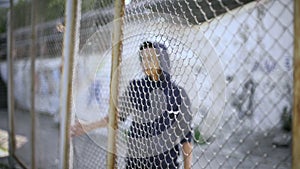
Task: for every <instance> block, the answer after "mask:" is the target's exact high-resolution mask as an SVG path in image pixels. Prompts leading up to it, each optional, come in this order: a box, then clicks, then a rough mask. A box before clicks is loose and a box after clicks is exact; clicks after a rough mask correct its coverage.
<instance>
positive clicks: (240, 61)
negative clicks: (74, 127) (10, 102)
mask: <svg viewBox="0 0 300 169" xmlns="http://www.w3.org/2000/svg"><path fill="white" fill-rule="evenodd" d="M90 2H93V3H90ZM125 3H126V4H125V7H124V8H125V16H124V18H120V20H122V23H123V27H122V31H123V37H122V40H121V41H122V44H123V47H122V57H121V58H120V60H121V64H120V65H119V67H118V71H115V72H112V74H111V55H112V53H111V48H112V45H115V44H111V43H112V40H111V37H112V34H113V32H112V31H113V27H114V23H116V21H115V20H113V17H114V6H113V2H112V1H111V0H107V1H99V2H98V1H82V11H81V13H82V14H81V15H82V16H81V22H80V39H79V42H80V43H79V48H80V49H79V50H80V52H79V54H78V56H77V57H76V58H75V63H74V64H75V66H74V72H73V73H74V79H73V82H72V83H73V93H72V95H73V100H72V102H73V104H72V106H73V112H72V113H74V114H75V116H76V117H75V118H76V120H78V121H79V122H80V124H82V128H83V129H84V130H85V132H84V133H83V135H81V136H74V137H73V138H72V145H73V149H72V151H71V153H72V154H71V156H72V157H73V163H72V165H73V166H72V167H73V168H106V160H107V158H106V157H107V153H109V152H107V144H108V143H107V137H108V132H107V128H105V127H106V125H102V124H100V125H99V124H98V127H94V126H93V127H91V128H93V129H95V130H93V131H90V129H91V128H88V127H86V128H84V126H88V125H87V124H90V123H93V122H96V121H101V120H102V119H105V118H106V117H107V116H108V112H109V98H110V95H116V94H117V98H118V99H117V100H114V104H115V105H116V106H117V110H118V117H119V118H118V130H117V136H116V142H117V144H116V147H117V152H116V155H117V158H116V161H115V162H116V165H117V167H118V168H184V166H185V165H190V166H191V168H291V155H290V151H291V150H290V149H291V144H290V142H291V132H290V131H291V118H292V117H291V110H292V94H293V91H292V84H293V79H292V74H293V66H292V65H293V62H292V58H293V37H294V35H293V1H292V0H260V1H255V0H219V1H217V0H215V1H211V0H196V1H195V0H176V1H167V0H154V1H150V0H131V1H125ZM52 5H53V4H52ZM54 5H55V4H54ZM63 5H64V4H63ZM37 8H38V9H39V11H43V9H46V8H45V6H43V5H42V4H40V5H38V6H37ZM16 9H17V7H16ZM24 9H25V11H30V10H31V8H30V7H29V6H27V7H26V8H24ZM57 12H58V13H61V15H60V16H59V18H56V19H54V20H52V21H47V22H46V21H45V22H44V21H43V18H44V17H43V15H39V17H37V18H38V19H37V20H38V23H37V25H36V30H37V37H36V46H35V47H36V54H35V55H36V61H35V62H36V74H35V76H36V77H35V78H36V79H37V80H36V81H35V82H34V83H35V87H36V89H35V95H36V98H37V99H36V103H35V106H36V107H35V109H36V110H37V111H38V112H46V113H48V114H51V115H52V116H51V120H52V118H53V116H55V118H54V121H56V122H57V121H59V114H58V109H59V88H60V86H59V81H60V74H61V70H62V69H63V68H62V67H61V58H60V57H61V54H62V49H63V35H64V31H65V30H64V20H63V19H62V18H63V12H64V7H63V6H62V5H60V7H59V8H57ZM18 15H20V14H19V13H17V12H16V13H15V14H14V16H18ZM29 16H30V15H28V16H27V18H25V22H26V24H25V25H27V26H24V27H23V28H20V29H16V30H14V39H13V40H14V50H13V55H14V76H15V77H14V78H15V81H16V84H17V85H16V86H15V99H16V103H17V105H18V106H19V107H21V108H22V110H23V109H25V110H29V109H30V104H31V103H30V100H29V98H30V94H31V93H30V84H31V83H32V82H31V81H30V79H29V78H28V75H29V72H30V71H29V70H30V62H29V56H30V55H31V53H30V52H31V51H30V49H31V47H32V43H31V38H32V37H31V34H32V32H31V31H32V30H31V28H30V27H29V26H28V25H30V23H31V22H32V21H31V20H30V18H29ZM14 22H15V24H16V25H17V22H18V20H17V19H16V20H15V21H14ZM23 69H24V70H25V71H23ZM1 70H3V69H1ZM117 73H119V75H120V76H119V79H117V81H118V89H113V90H111V89H110V85H111V84H110V80H111V77H112V78H115V77H117V76H116V75H117ZM1 74H2V75H3V74H5V73H3V71H1ZM3 79H4V80H5V79H7V78H5V77H4V78H3ZM25 110H24V112H25V113H27V114H28V115H29V113H28V112H27V111H25ZM21 117H22V116H21ZM37 118H38V119H40V120H42V119H44V117H43V118H42V117H40V115H38V117H37ZM24 119H25V118H24ZM26 119H28V118H26ZM102 122H103V121H102ZM53 123H54V122H53ZM28 124H30V122H29V119H28ZM18 125H19V124H18ZM18 125H16V126H17V130H19V131H23V130H22V128H23V127H22V126H18ZM40 125H42V124H38V125H37V126H36V128H37V129H39V126H40ZM49 126H52V128H55V132H54V131H53V132H54V133H55V134H56V132H58V128H56V127H57V126H56V123H54V125H49ZM53 126H54V127H53ZM99 126H101V127H99ZM27 127H28V128H29V125H28V126H27ZM50 128H51V127H50ZM46 131H48V130H46V129H45V132H46ZM37 133H38V134H39V136H38V138H39V139H38V141H37V142H38V145H37V147H38V150H37V151H38V153H40V154H39V156H38V159H37V161H39V162H38V163H39V164H38V167H39V168H49V167H50V168H51V167H54V168H56V166H57V163H58V162H57V159H55V158H54V157H55V156H57V153H58V146H57V144H58V140H54V141H53V143H54V144H51V145H50V144H47V145H44V144H42V142H43V140H45V139H47V136H46V135H45V133H44V130H42V129H40V130H39V132H37ZM52 134H53V133H52ZM24 135H25V136H27V137H28V138H29V137H30V133H29V130H28V131H25V134H24ZM53 145H54V147H55V148H53ZM49 146H51V149H52V150H51V152H52V153H53V154H54V156H53V155H47V154H45V153H43V152H45V151H47V150H48V149H47V148H49ZM26 149H30V146H29V147H26ZM49 149H50V148H49ZM20 153H22V152H21V151H20ZM17 156H20V157H21V156H22V158H24V159H25V161H26V163H27V161H28V165H30V159H29V158H30V156H29V155H28V156H26V157H24V155H22V154H18V153H17ZM50 156H51V157H50ZM44 159H46V160H44ZM189 160H191V161H189ZM50 161H51V162H50ZM189 162H190V163H189Z"/></svg>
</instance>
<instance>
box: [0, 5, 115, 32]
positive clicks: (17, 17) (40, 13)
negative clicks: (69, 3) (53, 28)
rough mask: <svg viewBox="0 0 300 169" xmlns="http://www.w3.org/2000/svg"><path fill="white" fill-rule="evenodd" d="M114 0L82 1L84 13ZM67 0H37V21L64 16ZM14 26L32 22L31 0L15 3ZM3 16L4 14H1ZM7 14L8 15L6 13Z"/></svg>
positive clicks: (18, 26) (17, 26)
mask: <svg viewBox="0 0 300 169" xmlns="http://www.w3.org/2000/svg"><path fill="white" fill-rule="evenodd" d="M112 2H113V1H112V0H102V1H99V0H84V1H82V13H85V12H88V11H91V10H96V9H99V8H103V7H106V6H108V5H110V4H112ZM65 5H66V1H65V0H42V1H41V0H39V1H37V4H35V6H36V10H37V15H36V21H37V23H41V22H47V21H50V20H54V19H58V18H63V17H64V13H65ZM13 10H14V14H13V18H14V22H13V23H14V27H15V28H20V27H24V26H29V25H30V24H31V1H30V0H19V1H18V3H17V4H15V5H14V9H13ZM1 16H2V14H1ZM5 16H6V15H5Z"/></svg>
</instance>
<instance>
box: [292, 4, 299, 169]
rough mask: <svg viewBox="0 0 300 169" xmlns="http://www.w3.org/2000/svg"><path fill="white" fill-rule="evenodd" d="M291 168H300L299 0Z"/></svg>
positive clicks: (295, 24)
mask: <svg viewBox="0 0 300 169" xmlns="http://www.w3.org/2000/svg"><path fill="white" fill-rule="evenodd" d="M292 131H293V136H292V138H293V150H292V152H293V157H292V166H293V169H300V1H298V0H295V1H294V106H293V128H292Z"/></svg>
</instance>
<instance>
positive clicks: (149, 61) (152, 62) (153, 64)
mask: <svg viewBox="0 0 300 169" xmlns="http://www.w3.org/2000/svg"><path fill="white" fill-rule="evenodd" d="M140 55H141V58H142V66H143V69H144V72H145V73H146V74H147V75H148V76H155V75H158V74H159V72H161V68H160V65H159V59H158V57H159V56H158V55H157V54H156V49H155V48H145V49H143V50H140Z"/></svg>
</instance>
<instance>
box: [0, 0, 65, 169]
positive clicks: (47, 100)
mask: <svg viewBox="0 0 300 169" xmlns="http://www.w3.org/2000/svg"><path fill="white" fill-rule="evenodd" d="M61 2H63V1H61ZM61 2H59V1H50V0H49V1H43V2H40V1H24V0H20V1H17V2H15V3H14V6H13V7H11V9H12V11H13V13H12V18H13V19H12V20H11V22H10V23H11V24H10V25H9V29H10V30H11V31H12V32H13V37H12V39H10V40H12V43H13V50H12V51H11V52H12V54H13V56H12V57H13V81H14V93H13V94H14V98H13V99H14V100H15V107H14V110H15V114H14V116H13V117H12V118H14V121H15V123H14V126H13V129H14V130H15V134H16V135H17V136H20V135H21V136H23V137H25V138H26V139H24V140H25V141H24V140H23V141H22V143H21V144H18V142H20V140H18V137H16V139H17V145H20V146H17V149H16V151H15V152H14V154H15V156H16V159H18V160H19V161H20V162H21V163H23V165H24V166H23V167H27V168H31V167H33V168H34V167H35V168H57V167H58V156H59V155H58V152H59V149H58V144H59V141H58V140H59V138H58V133H59V115H58V111H59V89H60V85H59V84H60V73H61V56H62V49H63V44H62V42H63V34H64V18H63V17H64V8H65V7H64V3H61ZM33 3H34V5H33ZM32 12H34V14H33V13H32ZM31 14H33V15H31ZM5 50H6V49H3V50H2V49H1V51H5ZM31 56H35V59H34V63H35V71H34V75H33V76H34V81H32V80H31V78H32V74H31ZM6 65H7V63H6V62H2V63H1V76H2V77H3V79H4V81H6V82H7V79H8V77H7V68H6ZM32 84H34V85H35V87H34V93H32V92H31V85H32ZM32 94H34V96H35V103H34V104H35V114H34V115H33V114H31V113H30V109H31V104H32V100H31V95H32ZM34 121H35V122H34ZM33 124H35V125H33ZM32 127H33V128H32ZM33 155H34V157H33Z"/></svg>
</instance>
